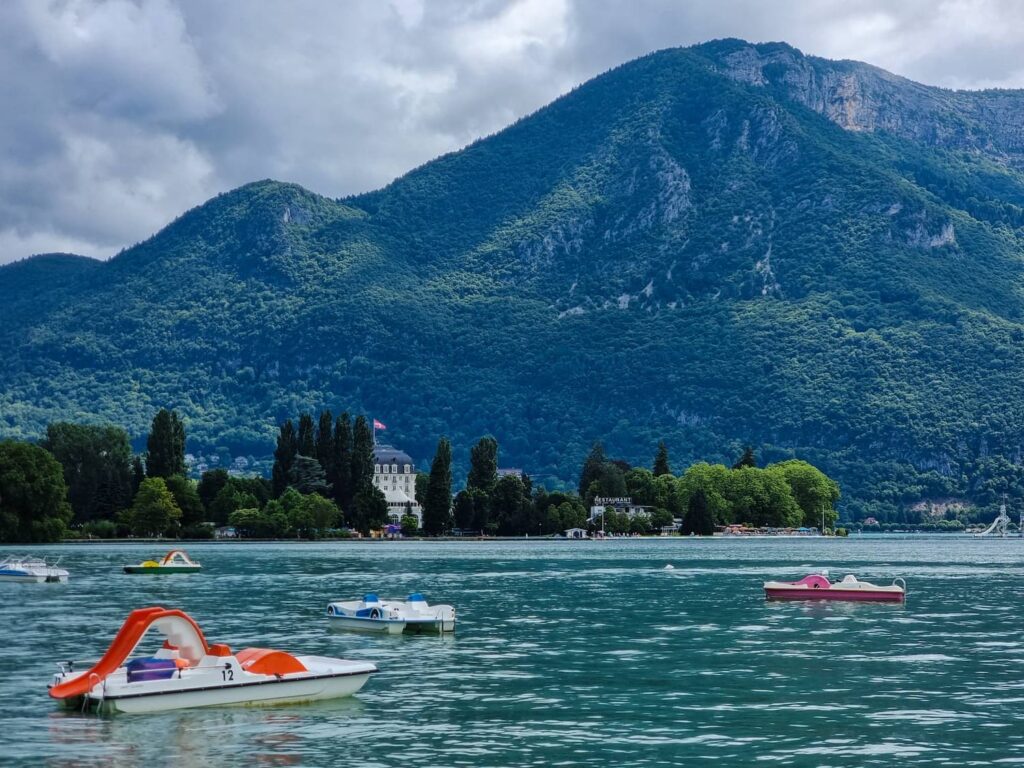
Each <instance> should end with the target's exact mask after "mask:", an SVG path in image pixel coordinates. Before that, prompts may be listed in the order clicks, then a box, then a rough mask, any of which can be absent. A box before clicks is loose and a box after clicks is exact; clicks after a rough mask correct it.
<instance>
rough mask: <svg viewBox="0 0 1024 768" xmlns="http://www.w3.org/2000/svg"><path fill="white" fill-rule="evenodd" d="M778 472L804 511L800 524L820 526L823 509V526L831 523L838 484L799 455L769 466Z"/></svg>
mask: <svg viewBox="0 0 1024 768" xmlns="http://www.w3.org/2000/svg"><path fill="white" fill-rule="evenodd" d="M769 469H770V470H772V471H774V472H779V473H781V475H782V476H783V477H784V478H785V480H786V482H787V483H788V484H789V488H790V491H791V492H792V493H793V499H794V500H795V501H796V503H797V506H799V507H800V509H801V511H802V512H803V524H804V525H806V526H808V527H820V526H821V520H822V514H823V513H824V518H825V526H826V527H834V526H835V523H836V520H837V519H838V517H839V515H838V513H837V512H836V510H835V504H836V502H837V501H839V484H838V483H836V481H835V480H833V479H832V478H830V477H829V476H828V475H826V474H825V473H824V472H822V471H821V470H820V469H818V468H817V467H815V466H813V465H811V464H808V463H807V462H806V461H800V460H799V459H790V460H789V461H782V462H779V463H778V464H772V465H771V466H770V467H769Z"/></svg>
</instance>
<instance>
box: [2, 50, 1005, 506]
mask: <svg viewBox="0 0 1024 768" xmlns="http://www.w3.org/2000/svg"><path fill="white" fill-rule="evenodd" d="M47 258H50V257H47ZM37 264H39V260H38V257H37V258H35V259H29V260H27V261H24V262H20V263H18V264H15V265H11V266H7V267H3V268H0V297H3V296H5V295H8V296H9V295H10V294H11V290H12V289H11V286H12V285H16V286H17V288H16V289H15V291H14V292H15V293H17V294H19V295H20V296H21V297H22V300H20V301H18V302H15V303H13V304H12V305H9V306H8V307H7V308H6V309H0V313H2V314H0V320H2V321H3V322H2V323H0V352H2V354H0V381H3V382H4V384H3V386H2V387H0V433H4V434H13V435H19V436H32V435H36V434H39V433H40V432H41V431H42V430H43V428H44V427H45V424H46V423H47V421H49V420H53V419H57V418H65V419H67V418H73V419H102V420H108V421H113V422H115V423H120V424H124V425H125V426H127V427H129V429H130V430H131V431H132V432H133V434H135V435H141V434H143V433H144V431H145V428H146V426H147V424H148V420H149V419H150V418H151V417H152V414H153V412H154V411H155V409H156V408H158V407H160V406H164V405H166V406H173V407H175V408H177V409H178V410H179V412H181V413H182V414H183V415H184V416H185V418H186V421H187V425H188V429H189V436H190V440H191V441H192V444H193V445H194V446H204V447H213V446H219V445H226V446H229V447H231V448H233V449H234V450H236V451H238V450H243V451H246V452H248V451H256V452H265V451H267V450H268V448H269V446H270V445H271V444H272V440H273V437H274V434H275V430H276V425H277V423H278V422H279V421H280V420H281V419H283V418H284V417H286V416H293V415H295V414H296V413H298V412H299V411H300V410H303V409H317V408H320V407H331V408H333V409H334V410H335V411H338V410H339V409H341V408H349V409H353V410H360V411H366V412H369V413H372V414H373V415H374V416H377V417H378V418H380V419H381V420H383V421H385V422H386V423H387V424H388V425H389V428H390V431H389V433H388V434H389V437H391V438H392V439H393V440H394V442H396V443H398V444H400V445H402V446H403V447H404V448H406V449H407V450H408V451H409V452H410V453H412V454H413V455H414V456H416V457H417V458H418V460H419V461H420V464H421V466H425V465H426V463H427V462H428V461H429V458H430V455H431V454H432V451H433V447H434V444H435V442H436V439H437V438H438V437H439V436H440V435H442V434H446V435H448V436H449V437H451V438H452V439H453V442H454V444H455V446H456V454H455V458H456V460H457V461H459V462H461V464H462V466H464V465H465V463H466V460H467V456H468V447H469V443H470V442H471V441H472V440H474V439H476V438H477V437H479V436H481V435H483V434H485V433H491V434H494V435H495V436H496V437H497V438H498V440H499V442H500V444H501V449H502V459H501V463H502V464H503V465H515V466H522V467H523V468H524V469H526V471H527V472H529V473H530V474H531V475H532V476H534V477H535V478H538V479H539V480H541V481H542V482H546V483H549V484H552V483H558V482H565V483H571V482H573V481H574V479H575V477H576V475H577V473H578V471H579V466H580V464H581V462H582V458H583V456H584V454H585V453H586V451H587V449H588V447H589V445H590V443H591V441H593V440H595V439H602V440H604V441H605V443H606V447H607V449H608V451H609V453H611V454H613V455H621V456H623V457H624V458H626V459H628V460H630V461H633V462H638V463H643V464H649V463H650V460H651V458H652V456H653V453H654V448H655V445H656V443H657V441H658V439H660V438H664V439H665V440H666V442H667V443H668V445H669V448H670V451H671V454H672V458H673V464H674V467H675V468H677V469H680V468H682V467H683V466H684V465H685V464H686V463H688V462H691V461H694V460H699V459H712V460H716V459H727V460H731V459H734V458H735V456H737V455H738V454H739V452H740V450H741V447H742V446H743V445H744V444H746V443H750V444H753V445H755V446H756V447H757V448H758V453H759V458H761V459H762V460H775V459H780V458H783V457H789V456H794V455H795V456H798V457H801V458H806V459H808V460H810V461H812V462H815V463H817V464H818V465H819V466H822V467H823V468H824V469H825V470H826V471H828V472H830V473H832V474H834V475H835V476H836V477H837V478H838V479H839V480H840V481H841V482H842V484H843V488H844V494H845V499H846V508H845V511H846V513H847V514H848V515H851V516H854V517H857V516H864V515H867V514H876V515H885V516H888V517H889V518H890V519H899V515H900V514H901V512H900V510H902V509H903V508H905V507H906V506H908V505H911V504H915V503H918V502H921V501H929V500H944V503H945V501H948V500H949V499H966V500H968V501H973V502H976V503H983V504H984V503H991V502H992V501H993V499H994V498H995V495H996V494H998V493H1001V492H1002V491H1003V490H1006V491H1009V492H1011V493H1013V494H1015V495H1019V496H1022V497H1024V471H1022V467H1021V448H1020V446H1021V444H1022V438H1024V435H1022V424H1024V377H1021V376H1020V375H1019V371H1020V370H1022V366H1024V351H1022V345H1021V342H1022V341H1024V295H1022V292H1021V287H1022V285H1024V281H1022V278H1024V93H1022V92H1018V91H991V92H955V91H948V90H943V89H939V88H932V87H928V86H924V85H920V84H917V83H913V82H911V81H909V80H905V79H903V78H899V77H896V76H894V75H892V74H889V73H887V72H884V71H883V70H880V69H877V68H875V67H871V66H869V65H866V64H860V63H857V62H846V61H842V62H835V61H828V60H825V59H819V58H814V57H810V56H805V55H803V54H802V53H801V52H799V51H797V50H796V49H794V48H792V47H790V46H787V45H784V44H779V43H772V44H766V45H751V44H749V43H745V42H743V41H737V40H725V41H715V42H712V43H707V44H704V45H700V46H696V47H693V48H687V49H671V50H665V51H660V52H657V53H654V54H651V55H649V56H646V57H644V58H642V59H638V60H636V61H633V62H630V63H628V64H625V65H623V66H621V67H618V68H617V69H614V70H612V71H610V72H608V73H606V74H604V75H601V76H600V77H597V78H595V79H594V80H592V81H590V82H588V83H586V84H584V85H582V86H580V87H579V88H577V89H575V90H574V91H572V92H571V93H569V94H567V95H566V96H564V97H562V98H560V99H558V100H556V101H555V102H553V103H552V104H550V105H549V106H547V107H545V108H543V109H541V110H540V111H538V112H537V113H535V114H533V115H530V116H529V117H526V118H524V119H522V120H520V121H518V122H517V123H515V124H514V125H512V126H510V127H508V128H507V129H505V130H503V131H501V132H500V133H498V134H496V135H494V136H491V137H488V138H486V139H483V140H480V141H477V142H475V143H474V144H472V145H470V146H468V147H466V148H465V149H463V150H461V151H459V152H454V153H452V154H449V155H445V156H443V157H441V158H438V159H437V160H435V161H433V162H431V163H428V164H426V165H424V166H422V167H420V168H417V169H415V170H413V171H412V172H410V173H408V174H407V175H405V176H403V177H401V178H399V179H397V180H395V181H394V182H392V183H391V184H389V185H388V186H387V187H385V188H383V189H381V190H378V191H375V192H371V193H368V194H364V195H359V196H355V197H352V198H348V199H344V200H340V201H336V200H330V199H327V198H324V197H321V196H318V195H316V194H313V193H311V192H309V191H307V190H304V189H302V188H300V187H298V186H295V185H291V184H282V183H278V182H273V181H263V182H258V183H254V184H249V185H246V186H244V187H242V188H240V189H236V190H234V191H232V192H229V193H227V194H223V195H220V196H219V197H217V198H215V199H213V200H211V201H209V202H208V203H206V204H205V205H203V206H200V207H199V208H196V209H194V210H192V211H189V212H188V213H186V214H185V215H183V216H182V217H181V218H179V219H178V220H177V221H175V222H174V223H172V224H171V225H170V226H168V227H167V228H166V229H164V230H163V231H161V232H160V233H158V234H157V235H155V236H154V237H153V238H151V239H150V240H148V241H146V242H144V243H142V244H140V245H138V246H135V247H133V248H131V249H129V250H126V251H124V252H123V253H121V254H119V255H118V256H117V257H115V258H113V259H111V260H110V261H109V262H105V263H101V264H91V265H89V266H88V267H86V268H75V269H68V270H66V272H65V273H64V275H63V278H62V279H61V280H50V279H48V278H47V272H48V270H47V269H45V268H42V267H39V268H38V269H36V268H35V265H37ZM51 266H52V265H51ZM65 266H66V265H65ZM33 270H34V271H33ZM64 278H66V279H64ZM0 306H2V303H0Z"/></svg>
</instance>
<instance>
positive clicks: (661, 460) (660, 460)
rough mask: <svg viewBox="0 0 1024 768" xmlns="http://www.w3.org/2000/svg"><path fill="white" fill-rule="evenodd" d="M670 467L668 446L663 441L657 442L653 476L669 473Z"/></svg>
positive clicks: (670, 471)
mask: <svg viewBox="0 0 1024 768" xmlns="http://www.w3.org/2000/svg"><path fill="white" fill-rule="evenodd" d="M671 474H672V468H671V467H670V466H669V465H668V447H667V446H666V445H665V441H664V440H661V441H659V442H658V453H657V454H655V456H654V476H655V477H658V476H659V475H671Z"/></svg>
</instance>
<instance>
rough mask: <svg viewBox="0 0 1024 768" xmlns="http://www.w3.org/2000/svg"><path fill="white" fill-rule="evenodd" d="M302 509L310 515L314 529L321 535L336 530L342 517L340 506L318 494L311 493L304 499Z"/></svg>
mask: <svg viewBox="0 0 1024 768" xmlns="http://www.w3.org/2000/svg"><path fill="white" fill-rule="evenodd" d="M302 507H303V509H304V510H305V511H306V512H307V513H309V518H310V520H312V524H313V528H314V530H316V531H317V532H319V533H323V532H324V531H327V530H329V529H331V528H334V527H335V526H336V525H337V524H338V518H339V517H340V516H341V513H340V512H339V510H338V505H337V504H335V503H334V502H333V501H331V500H330V499H327V498H324V497H323V496H321V495H320V494H318V493H311V494H309V495H308V496H305V497H303V499H302Z"/></svg>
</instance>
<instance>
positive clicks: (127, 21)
mask: <svg viewBox="0 0 1024 768" xmlns="http://www.w3.org/2000/svg"><path fill="white" fill-rule="evenodd" d="M1022 29H1024V3H1020V2H1016V1H1015V0H990V1H984V0H946V1H944V2H939V1H937V0H903V1H902V2H882V1H881V0H862V1H861V2H858V1H857V0H820V1H818V2H814V1H813V0H800V1H799V2H781V0H776V1H774V2H763V1H762V0H692V1H690V2H683V1H682V0H629V1H628V2H609V1H605V0H509V1H508V2H498V1H497V0H476V1H475V2H454V1H451V2H449V1H447V0H430V1H429V2H421V1H420V0H391V1H390V2H385V1H384V0H366V2H335V1H334V0H321V1H317V2H312V1H307V0H290V1H289V2H280V1H279V0H273V1H270V0H245V2H242V0H235V2H230V3H229V2H217V3H211V2H207V1H206V0H110V2H98V1H97V0H60V1H54V2H43V0H24V1H23V2H22V1H21V0H5V2H2V3H0V105H2V106H0V263H3V262H7V261H12V260H14V259H18V258H22V257H24V256H27V255H29V254H32V253H39V252H46V251H70V252H75V253H82V254H86V255H90V256H97V257H102V258H106V257H109V256H111V255H113V254H114V253H116V252H117V251H118V250H119V249H121V248H122V247H125V246H128V245H131V244H132V243H134V242H137V241H139V240H142V239H144V238H146V237H148V236H149V235H151V234H153V233H154V232H155V231H157V230H158V229H159V228H160V227H162V226H163V225H165V224H166V223H167V222H169V221H170V220H171V219H172V218H174V217H175V216H177V215H178V214H180V213H181V212H183V211H184V210H185V209H187V208H190V207H192V206H194V205H197V204H199V203H201V202H203V201H204V200H206V199H207V198H209V197H211V196H213V195H215V194H217V193H218V192H221V191H224V190H227V189H230V188H233V187H236V186H238V185H240V184H244V183H246V182H248V181H252V180H255V179H262V178H268V177H269V178H275V179H280V180H283V181H294V182H297V183H299V184H302V185H303V186H306V187H308V188H310V189H312V190H314V191H316V192H319V193H322V194H325V195H329V196H332V197H340V196H344V195H347V194H351V193H356V192H362V191H365V190H369V189H373V188H376V187H379V186H381V185H383V184H386V183H387V182H388V181H390V180H391V179H393V178H394V177H396V176H398V175H400V174H402V173H404V172H405V171H407V170H409V169H411V168H413V167H415V166H417V165H419V164H421V163H424V162H426V161H428V160H430V159H431V158H433V157H436V156H437V155H439V154H441V153H443V152H447V151H450V150H454V149H458V148H459V147H461V146H464V145H465V144H467V143H468V142H470V141H472V140H473V139H475V138H478V137H480V136H483V135H486V134H489V133H493V132H494V131H496V130H499V129H500V128H502V127H503V126H505V125H507V124H508V123H510V122H511V121H513V120H515V119H516V118H517V117H520V116H522V115H525V114H527V113H529V112H532V111H533V110H535V109H537V108H539V107H541V106H543V105H544V104H546V103H547V102H549V101H551V100H552V99H553V98H555V97H557V96H558V95H559V94H562V93H564V92H565V91H567V90H569V89H570V88H571V87H573V86H574V85H576V84H578V83H581V82H583V81H585V80H587V79H589V78H591V77H593V76H594V75H597V74H599V73H601V72H602V71H604V70H606V69H609V68H611V67H614V66H616V65H618V64H620V63H622V62H624V61H627V60H629V59H632V58H635V57H637V56H641V55H643V54H645V53H648V52H650V51H652V50H656V49H659V48H666V47H671V46H679V45H690V44H693V43H696V42H701V41H703V40H708V39H712V38H720V37H741V38H745V39H748V40H752V41H766V40H785V41H786V42H789V43H791V44H793V45H796V46H797V47H799V48H801V49H802V50H803V51H804V52H806V53H813V54H817V55H821V56H826V57H829V58H853V59H860V60H863V61H868V62H871V63H873V64H877V65H878V66H881V67H884V68H885V69H889V70H891V71H894V72H897V73H899V74H901V75H905V76H907V77H910V78H912V79H914V80H918V81H920V82H924V83H929V84H933V85H942V86H946V87H950V88H985V87H1015V88H1019V87H1024V35H1022V34H1021V33H1020V30H1022Z"/></svg>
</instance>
